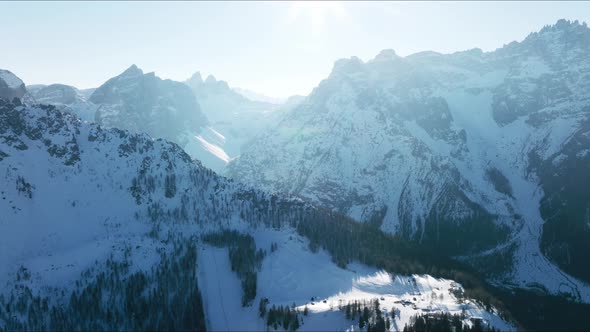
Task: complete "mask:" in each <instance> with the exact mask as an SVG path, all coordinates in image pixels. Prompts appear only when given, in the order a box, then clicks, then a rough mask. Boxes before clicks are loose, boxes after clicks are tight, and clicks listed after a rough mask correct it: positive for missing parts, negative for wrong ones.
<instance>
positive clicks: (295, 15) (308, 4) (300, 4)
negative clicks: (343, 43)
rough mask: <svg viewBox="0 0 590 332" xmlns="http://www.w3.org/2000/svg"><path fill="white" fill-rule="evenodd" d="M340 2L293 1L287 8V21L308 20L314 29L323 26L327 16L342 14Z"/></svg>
mask: <svg viewBox="0 0 590 332" xmlns="http://www.w3.org/2000/svg"><path fill="white" fill-rule="evenodd" d="M344 14H345V11H344V8H343V7H342V4H341V3H339V2H335V1H295V2H293V3H292V5H291V7H290V8H289V23H294V22H297V21H299V20H300V19H307V20H309V21H310V23H311V26H312V28H313V29H314V30H318V29H320V28H321V27H323V26H324V24H325V22H326V19H327V18H328V16H337V17H342V16H344Z"/></svg>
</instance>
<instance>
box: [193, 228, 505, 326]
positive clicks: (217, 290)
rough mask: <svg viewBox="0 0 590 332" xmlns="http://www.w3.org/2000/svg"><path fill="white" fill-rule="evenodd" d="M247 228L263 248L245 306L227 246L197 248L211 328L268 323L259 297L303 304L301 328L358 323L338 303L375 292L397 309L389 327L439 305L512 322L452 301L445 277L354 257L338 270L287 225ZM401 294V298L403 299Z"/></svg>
mask: <svg viewBox="0 0 590 332" xmlns="http://www.w3.org/2000/svg"><path fill="white" fill-rule="evenodd" d="M251 234H252V236H253V237H254V238H255V240H256V244H257V247H258V248H262V249H265V250H266V251H267V255H266V257H265V258H264V260H263V262H262V268H261V271H260V272H259V273H258V289H257V297H256V299H255V300H254V301H253V304H252V306H250V307H245V308H243V307H241V296H242V290H241V287H240V281H239V279H238V277H237V276H236V274H235V273H233V272H231V267H230V262H229V257H228V252H227V249H225V248H215V247H211V246H208V245H203V246H201V249H200V250H199V272H198V277H199V288H200V289H201V292H202V296H203V302H204V303H205V316H206V318H207V328H208V329H209V330H211V331H236V330H240V331H263V330H268V329H269V328H267V327H266V323H265V321H264V320H263V319H261V318H259V315H258V304H259V302H260V299H261V298H268V299H269V304H268V306H267V308H270V307H272V305H276V306H279V305H283V306H292V305H293V304H295V306H296V307H297V308H298V309H299V310H300V311H301V312H303V310H304V308H305V306H307V307H308V310H309V314H308V316H303V315H302V316H301V317H303V324H302V325H301V327H300V328H299V331H327V330H329V331H345V330H346V331H356V330H359V328H358V318H357V319H356V320H354V321H352V320H347V319H346V318H345V314H344V312H343V311H340V310H339V309H338V306H339V304H341V305H343V306H344V305H346V304H347V303H348V301H351V302H352V301H355V300H359V301H362V300H366V301H367V302H368V301H371V300H374V299H379V301H380V306H381V308H382V310H384V312H387V315H388V316H387V317H390V312H391V308H392V307H395V308H396V309H397V310H399V316H398V317H397V318H396V319H395V320H392V326H391V330H392V331H398V330H402V329H403V327H404V325H405V324H407V323H408V322H409V320H410V318H411V317H412V316H413V315H415V314H423V313H426V312H440V311H445V312H447V311H448V312H450V313H457V314H460V313H461V312H462V310H463V309H465V313H466V314H467V316H468V317H473V318H483V319H484V320H486V321H488V322H489V323H490V324H491V325H492V326H495V327H497V328H499V329H500V330H502V331H511V330H515V329H516V328H515V327H514V326H512V325H511V324H510V323H508V322H505V321H503V320H502V319H501V318H499V317H498V316H496V315H494V314H492V313H489V312H486V311H485V310H483V308H481V307H479V306H478V305H476V304H474V303H473V302H471V301H469V300H467V301H465V302H464V303H463V304H459V303H457V298H456V297H455V296H454V295H452V294H451V293H450V292H449V291H450V289H451V288H453V287H460V286H459V285H457V284H456V283H454V282H453V281H451V280H444V279H435V278H432V277H431V276H428V275H420V276H419V275H414V276H393V275H391V274H389V273H386V272H384V271H380V270H378V269H375V268H371V267H368V266H365V265H362V264H358V263H353V264H349V266H348V267H347V269H341V268H339V267H338V266H336V265H335V264H334V263H332V261H331V258H330V256H329V254H327V253H326V252H324V251H322V250H320V251H319V252H318V253H312V252H311V251H310V250H309V249H308V241H307V240H306V239H304V238H301V237H300V236H298V235H297V234H296V233H295V231H293V230H282V231H274V230H267V229H264V230H261V229H259V230H255V231H253V233H251ZM272 242H275V243H277V244H278V250H276V251H274V252H272V253H271V252H270V245H271V243H272ZM432 294H435V295H434V296H433V295H432ZM441 295H442V297H441ZM312 297H313V298H314V300H313V301H312V300H311V298H312ZM324 301H325V302H324ZM400 301H407V302H405V303H406V305H404V304H402V303H400ZM312 302H313V304H312ZM270 329H272V328H270Z"/></svg>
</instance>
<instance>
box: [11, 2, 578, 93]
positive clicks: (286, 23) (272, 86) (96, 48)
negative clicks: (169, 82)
mask: <svg viewBox="0 0 590 332" xmlns="http://www.w3.org/2000/svg"><path fill="white" fill-rule="evenodd" d="M0 13H2V14H1V16H2V19H1V20H0V31H2V33H0V45H2V46H1V47H2V48H1V50H0V68H4V69H9V70H11V71H13V72H14V73H15V74H17V75H18V76H19V77H21V78H22V79H23V80H24V81H25V83H27V84H34V83H45V84H47V83H65V84H70V85H74V86H77V87H79V88H89V87H97V86H99V85H100V84H102V83H103V82H104V81H106V80H107V79H108V78H110V77H112V76H115V75H117V74H119V73H120V72H122V71H123V70H124V69H126V68H127V67H129V66H130V65H131V64H133V63H135V64H137V65H138V66H139V67H140V68H142V69H143V70H144V71H145V72H149V71H155V72H156V74H157V75H158V76H160V77H162V78H170V79H174V80H185V79H187V78H188V77H189V76H191V74H192V73H194V72H195V71H200V72H201V74H202V75H203V76H206V75H208V74H213V75H214V76H215V77H217V78H218V79H223V80H225V81H227V82H228V83H229V84H230V86H234V87H241V88H246V89H250V90H253V91H256V92H260V93H264V94H267V95H270V96H274V97H285V96H288V95H292V94H307V93H309V91H311V89H312V88H313V87H315V86H316V85H317V84H318V83H319V82H320V81H321V80H322V79H323V78H325V77H326V76H327V75H328V74H329V72H330V70H331V69H332V65H333V63H334V61H335V60H337V59H339V58H344V57H346V58H348V57H350V56H353V55H354V56H358V57H360V58H361V59H363V60H365V61H366V60H369V59H371V58H373V57H374V56H375V55H376V54H377V53H379V51H380V50H382V49H386V48H392V49H394V50H395V51H396V52H397V53H398V54H400V55H408V54H412V53H415V52H419V51H424V50H434V51H438V52H443V53H449V52H454V51H459V50H465V49H470V48H474V47H479V48H481V49H483V50H484V51H488V50H494V49H496V48H498V47H501V46H502V45H503V44H506V43H509V42H510V41H513V40H522V39H523V38H524V37H526V35H527V34H528V33H530V32H532V31H537V30H539V29H540V28H541V27H542V26H543V25H546V24H553V23H555V21H557V19H559V18H567V19H572V20H574V19H578V20H580V21H585V22H588V23H590V2H414V3H406V2H372V3H367V2H342V3H339V2H324V3H309V2H305V3H294V2H52V3H51V2H22V3H21V2H0Z"/></svg>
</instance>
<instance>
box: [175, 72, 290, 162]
mask: <svg viewBox="0 0 590 332" xmlns="http://www.w3.org/2000/svg"><path fill="white" fill-rule="evenodd" d="M185 83H186V84H187V85H188V86H189V87H190V88H191V89H192V90H193V92H194V94H195V97H196V98H197V100H198V103H199V105H200V106H201V110H202V111H203V113H204V114H205V115H206V116H207V118H208V119H209V127H207V128H205V130H204V131H203V132H202V133H201V134H200V135H198V136H196V140H195V141H192V142H191V143H190V144H188V145H187V146H186V147H185V150H186V151H187V152H188V153H189V154H190V155H193V156H195V157H196V158H197V159H199V160H201V161H203V163H204V164H205V165H207V166H208V167H210V168H211V169H213V170H215V171H216V172H218V173H223V172H224V171H225V166H226V165H227V164H228V163H229V162H230V161H231V160H232V159H233V158H235V157H237V156H239V155H240V153H241V149H242V147H243V146H244V144H246V143H248V141H250V140H251V139H252V138H253V137H254V136H255V135H257V134H259V133H261V132H264V131H265V130H266V129H267V128H269V127H270V126H272V125H273V124H275V123H277V122H278V120H279V119H280V116H281V114H283V113H284V111H286V110H287V109H289V108H290V107H291V106H290V105H291V104H288V105H285V106H283V105H280V104H275V103H269V102H264V101H256V100H251V99H248V98H246V97H244V96H243V95H242V94H240V93H238V92H236V91H234V90H233V89H231V88H230V87H229V85H228V84H227V83H226V82H225V81H221V80H217V79H215V77H213V76H212V75H209V76H208V77H207V78H206V79H205V80H203V79H202V77H201V74H200V73H199V72H197V73H195V74H193V76H192V77H191V78H190V79H188V80H187V81H186V82H185Z"/></svg>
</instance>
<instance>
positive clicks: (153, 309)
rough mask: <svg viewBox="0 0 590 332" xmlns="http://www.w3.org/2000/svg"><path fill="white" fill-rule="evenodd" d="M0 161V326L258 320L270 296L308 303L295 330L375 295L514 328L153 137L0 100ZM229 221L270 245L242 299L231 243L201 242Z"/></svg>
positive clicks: (404, 308) (341, 317)
mask: <svg viewBox="0 0 590 332" xmlns="http://www.w3.org/2000/svg"><path fill="white" fill-rule="evenodd" d="M0 165H2V167H1V168H0V183H1V184H2V185H1V186H0V187H1V188H2V190H1V192H0V194H1V198H2V199H1V200H0V210H2V211H3V212H4V213H3V214H2V215H1V216H0V252H1V253H2V254H1V255H0V284H1V285H2V287H1V288H0V289H1V290H2V291H1V292H0V304H2V305H0V328H3V327H4V328H7V329H9V330H14V329H16V330H31V329H34V330H37V329H41V330H47V329H51V330H71V329H89V330H96V329H132V330H136V329H153V328H154V327H158V328H159V329H187V328H193V329H194V328H198V326H202V325H200V324H205V325H206V327H207V328H209V329H213V330H215V329H216V328H223V327H224V326H228V325H227V324H229V323H228V321H229V319H230V318H235V319H236V321H242V322H243V324H244V325H242V328H240V329H243V328H245V327H246V326H251V327H252V328H255V329H256V326H263V325H264V324H265V320H263V319H261V318H257V317H259V313H258V311H257V309H256V308H258V303H259V301H260V300H261V299H263V298H267V299H268V300H269V303H268V305H269V310H270V311H269V315H270V312H274V311H272V305H292V304H293V303H295V305H296V306H298V307H300V309H301V306H303V308H304V307H305V305H306V304H307V305H308V311H309V312H308V315H307V316H305V315H303V309H301V314H300V317H301V319H302V322H301V323H302V325H301V326H302V329H311V330H313V329H317V328H330V329H332V328H349V327H350V326H353V325H354V324H355V322H351V321H346V315H345V313H344V312H337V310H336V307H337V306H336V305H334V306H333V307H332V309H333V310H331V309H330V307H331V306H332V305H333V304H334V303H335V301H338V299H342V300H343V301H344V300H345V299H346V300H348V299H350V300H359V301H361V300H368V299H370V300H372V299H373V297H383V300H379V301H381V302H380V303H382V305H383V307H384V310H386V311H388V310H390V308H389V306H390V305H393V304H394V303H396V302H395V301H408V302H407V303H406V305H403V304H399V303H397V304H396V307H399V309H400V317H398V318H397V320H395V322H396V324H402V323H403V324H405V323H406V322H408V321H409V319H410V316H411V315H412V314H413V313H423V312H427V311H428V312H429V311H442V312H451V313H457V312H460V313H463V312H464V313H465V316H463V319H464V324H467V326H469V325H470V324H474V323H473V320H472V319H471V318H473V319H476V320H477V319H479V320H477V321H479V322H482V321H483V322H484V323H485V324H491V326H495V327H498V328H501V329H505V328H512V326H513V325H512V323H507V322H506V321H504V320H502V319H500V318H499V317H498V315H497V313H495V311H494V309H493V308H490V311H486V310H484V309H483V308H484V305H483V304H476V302H474V301H470V300H469V299H467V298H465V299H463V300H461V299H459V298H457V295H452V294H450V293H449V291H452V289H451V288H456V289H459V287H460V286H459V285H454V284H453V282H452V281H450V280H443V279H433V278H431V277H428V276H424V275H420V276H418V275H416V276H413V277H409V276H408V277H401V276H399V277H393V276H390V275H389V274H384V273H383V272H380V271H379V270H378V269H374V268H369V267H367V266H364V265H360V264H358V263H351V264H344V267H345V268H343V267H338V266H337V265H336V264H335V263H333V261H334V258H333V257H332V258H330V256H329V255H328V254H327V253H326V252H324V251H318V249H317V247H316V249H312V248H314V246H312V245H311V244H310V243H309V241H308V240H307V239H305V238H302V237H301V235H299V234H298V233H300V232H303V233H306V232H307V233H309V232H310V230H311V229H313V227H315V225H321V223H320V222H319V221H320V220H324V221H327V222H330V223H331V224H334V223H336V222H337V219H334V217H333V216H332V215H331V214H325V213H323V212H321V210H317V209H315V208H313V207H312V206H310V205H309V204H306V203H304V202H302V201H300V200H296V199H289V198H281V197H278V196H269V195H266V194H264V193H263V192H259V191H255V190H251V189H249V188H248V187H244V186H242V185H239V184H236V183H234V182H232V181H230V180H227V179H225V178H222V177H219V176H217V175H215V174H214V173H213V172H211V171H210V170H209V169H206V168H204V167H202V166H201V165H200V163H199V162H198V161H193V160H191V158H190V157H189V156H188V155H187V154H186V153H185V152H184V151H183V150H181V149H180V148H179V147H178V146H177V145H176V144H173V143H169V142H166V141H164V140H161V139H158V140H153V139H152V138H150V137H149V136H147V135H145V134H132V133H130V132H128V131H123V130H119V129H103V128H101V127H100V126H98V125H96V124H91V123H84V122H81V121H80V120H79V119H78V118H76V117H74V116H72V115H71V114H69V113H67V112H61V111H59V110H57V109H56V108H55V107H54V106H48V105H36V106H23V105H20V104H19V103H16V104H13V103H9V102H7V101H5V100H0ZM314 218H315V219H314ZM316 220H317V222H316ZM302 224H305V225H307V226H306V227H307V228H306V229H303V228H299V226H301V225H302ZM334 225H335V224H334ZM295 227H297V229H298V232H297V233H295ZM310 227H311V228H310ZM225 228H234V229H239V230H241V231H242V232H245V234H251V237H252V238H253V239H254V241H255V245H256V247H258V248H259V249H260V250H264V251H265V252H266V254H265V257H264V258H263V259H262V262H261V267H260V270H259V271H258V278H257V279H258V282H257V283H256V282H255V285H256V284H258V290H257V292H255V294H256V295H255V296H256V297H255V299H254V302H253V304H252V306H251V307H245V308H243V307H241V305H240V303H241V301H240V295H239V293H238V294H236V292H239V288H240V280H238V279H237V277H236V275H235V273H234V272H232V271H231V269H230V268H229V266H228V264H229V262H228V256H227V254H228V251H227V249H224V248H218V247H212V246H211V245H209V244H203V243H202V242H201V240H200V235H202V234H205V233H209V232H218V231H220V230H221V229H225ZM248 236H250V235H248ZM322 238H326V237H325V236H324V237H322ZM353 248H354V247H351V249H353ZM314 251H316V252H317V253H314ZM332 254H334V253H332ZM230 258H231V257H230ZM294 258H300V260H296V259H294ZM254 275H255V276H256V274H254ZM255 280H256V278H255ZM302 280H303V281H305V280H307V281H308V282H305V283H302V282H301V281H302ZM312 280H315V282H312ZM319 280H321V283H318V281H319ZM414 281H415V283H414ZM197 284H198V285H197ZM328 286H329V287H328ZM243 287H244V286H243V285H242V288H243ZM255 291H256V287H255ZM215 292H217V293H215ZM410 292H413V293H410ZM433 292H435V293H436V295H437V298H436V299H435V298H434V296H432V295H431V294H432V293H433ZM417 293H420V294H417ZM201 294H202V301H201ZM441 294H442V296H440V295H441ZM311 296H314V297H318V300H317V301H320V300H322V299H326V302H325V303H324V302H323V300H322V302H321V303H319V302H318V303H317V304H311V300H309V299H310V297H311ZM428 296H430V298H428ZM410 297H411V299H410ZM414 297H416V299H415V300H414ZM317 301H316V302H317ZM368 302H370V301H367V303H368ZM461 302H462V303H461ZM155 303H158V304H159V305H158V306H154V304H155ZM400 303H401V302H400ZM409 303H411V304H409ZM414 304H415V306H414ZM488 306H489V304H488ZM185 309H186V310H185ZM463 309H465V310H463ZM187 310H188V311H187ZM190 310H194V311H192V312H191V311H190ZM201 310H202V311H203V312H204V314H205V316H204V320H205V321H199V319H198V317H199V314H198V312H199V311H201ZM193 313H197V314H193ZM220 315H224V316H223V318H222V316H220ZM140 316H141V317H142V319H137V318H138V317H140ZM226 319H227V320H226ZM371 319H372V318H371ZM368 323H370V322H369V321H367V324H368ZM224 324H225V325H224ZM232 324H234V323H232ZM246 324H254V325H246ZM256 324H257V325H256ZM231 326H233V325H231ZM305 326H307V327H305ZM357 326H358V325H357ZM304 327H305V328H304ZM400 327H401V326H400V325H391V329H392V330H396V329H399V328H400ZM355 330H356V328H355Z"/></svg>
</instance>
